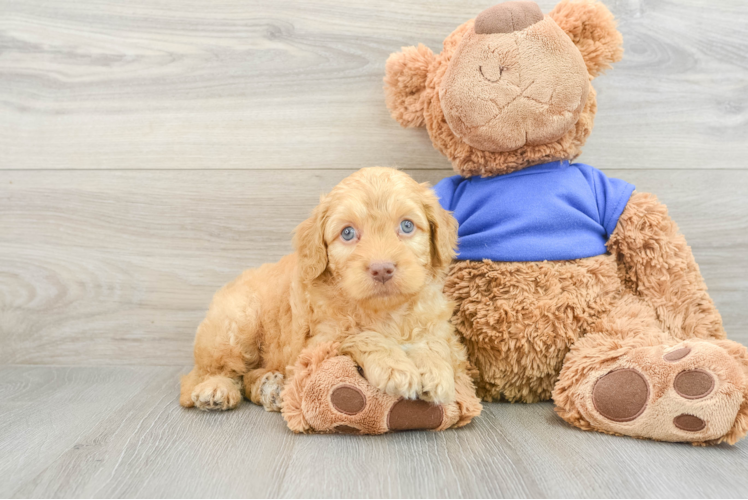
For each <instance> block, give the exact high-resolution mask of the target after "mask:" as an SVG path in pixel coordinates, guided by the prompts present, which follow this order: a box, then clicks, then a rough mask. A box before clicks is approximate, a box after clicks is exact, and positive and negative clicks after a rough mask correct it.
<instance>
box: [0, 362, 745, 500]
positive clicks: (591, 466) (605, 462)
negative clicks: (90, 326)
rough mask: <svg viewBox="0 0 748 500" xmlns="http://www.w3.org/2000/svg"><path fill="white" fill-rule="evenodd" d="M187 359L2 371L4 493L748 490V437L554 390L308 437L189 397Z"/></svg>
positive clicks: (256, 414)
mask: <svg viewBox="0 0 748 500" xmlns="http://www.w3.org/2000/svg"><path fill="white" fill-rule="evenodd" d="M177 371H178V369H176V368H159V367H101V368H83V367H79V368H60V367H4V368H0V381H2V382H0V396H1V397H0V414H2V416H3V418H2V420H1V421H0V422H2V424H1V425H2V431H3V432H2V434H0V446H1V447H2V453H0V471H3V478H4V480H3V481H2V482H0V495H2V496H12V497H73V498H79V497H104V498H111V497H155V498H163V497H190V498H192V497H196V498H205V497H232V498H233V497H292V498H296V497H312V498H318V497H330V498H342V497H354V498H356V497H364V498H376V497H385V498H392V497H416V498H421V497H436V498H444V497H462V498H466V497H467V498H471V497H475V498H483V497H495V498H506V497H519V498H526V497H621V496H622V497H648V498H649V497H665V498H680V497H728V498H734V497H738V498H739V497H744V496H745V495H746V494H748V477H746V475H745V473H744V472H745V468H746V466H747V465H748V442H747V441H744V442H741V443H739V444H738V445H737V446H735V447H728V446H719V447H714V448H695V447H691V446H689V445H681V444H669V443H658V442H652V441H637V440H634V439H629V438H620V437H613V436H607V435H603V434H598V433H592V432H583V431H580V430H578V429H575V428H572V427H570V426H568V425H566V424H565V423H564V422H563V421H561V420H560V419H559V418H558V417H557V416H556V415H555V414H554V413H553V411H552V405H551V404H550V403H542V404H533V405H522V404H514V405H512V404H487V405H486V407H485V410H484V414H483V415H482V416H481V417H480V418H478V419H476V420H475V421H474V422H473V423H472V424H471V425H469V426H468V427H466V428H463V429H460V430H453V431H446V432H441V433H433V432H407V433H401V434H392V435H385V436H378V437H359V436H314V435H310V436H303V435H302V436H298V435H294V434H292V433H291V432H290V431H288V429H286V428H285V425H284V423H283V420H282V419H281V417H280V415H278V414H277V413H273V414H271V413H267V412H265V411H264V410H262V409H261V408H259V407H257V406H254V405H251V404H250V403H247V402H245V403H243V404H242V405H241V406H240V408H239V409H238V410H236V411H231V412H226V413H203V412H199V411H197V410H185V409H183V408H180V407H179V406H178V404H177V402H176V399H177V398H176V392H177V378H176V372H177ZM50 381H51V383H50ZM29 436H30V437H32V439H29V440H27V441H26V440H25V438H27V437H29ZM34 436H44V439H43V440H42V439H36V438H34ZM6 471H10V472H11V473H10V474H6V473H5V472H6Z"/></svg>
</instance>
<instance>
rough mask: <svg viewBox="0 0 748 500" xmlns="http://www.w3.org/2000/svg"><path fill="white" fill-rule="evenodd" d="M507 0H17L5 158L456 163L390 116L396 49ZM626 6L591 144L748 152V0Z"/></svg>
mask: <svg viewBox="0 0 748 500" xmlns="http://www.w3.org/2000/svg"><path fill="white" fill-rule="evenodd" d="M490 3H491V2H488V1H486V0H469V1H461V2H453V1H450V0H438V1H433V0H417V1H412V2H407V3H399V2H393V1H387V2H380V1H375V0H366V1H357V2H345V3H341V2H340V1H339V0H315V1H307V0H288V1H283V2H277V1H273V0H260V1H252V2H246V1H242V0H220V1H211V2H204V1H202V0H133V1H128V2H127V3H126V4H123V3H122V2H119V1H116V0H81V1H76V2H46V1H44V0H26V1H23V2H20V1H17V0H1V1H0V12H2V13H3V15H2V16H0V46H1V47H2V57H0V81H2V85H0V151H1V152H2V153H0V154H2V157H1V158H2V161H0V168H4V169H71V168H72V169H184V168H193V169H213V168H238V169H266V168H274V169H276V168H287V169H300V168H309V169H319V168H325V169H330V168H335V169H350V168H358V167H362V166H367V165H371V164H397V165H400V166H402V167H405V168H411V169H432V168H447V167H448V162H447V161H446V160H445V159H444V158H443V157H441V155H439V154H438V153H437V152H436V151H435V150H434V149H433V148H432V147H431V143H430V141H429V139H428V137H427V135H426V133H425V131H423V130H403V129H401V128H400V127H399V126H398V125H397V124H396V123H395V122H394V121H393V120H392V119H391V118H390V117H389V115H388V113H387V110H386V109H385V107H384V97H383V91H382V76H383V72H384V62H385V60H386V59H387V56H388V55H389V54H390V53H391V52H393V51H397V50H399V49H400V47H401V46H404V45H416V44H417V43H419V42H420V43H424V44H426V45H428V46H429V47H431V48H432V49H433V50H436V51H438V50H440V48H441V43H442V41H443V40H444V38H445V37H446V36H447V35H448V34H449V33H450V32H451V31H452V30H454V29H455V28H456V27H457V26H458V25H459V24H461V23H462V22H464V21H466V20H467V19H470V18H472V17H474V16H475V15H477V14H478V13H479V12H480V11H481V10H482V9H483V8H485V7H486V6H488V5H490ZM540 4H541V7H542V8H543V10H544V11H546V12H547V11H549V10H550V9H551V8H552V6H553V5H554V4H555V1H553V0H543V1H541V2H540ZM609 4H610V7H611V9H612V10H613V12H614V13H615V14H616V15H617V16H618V18H619V24H620V29H621V31H622V33H623V34H624V40H625V42H624V43H625V49H626V53H625V54H626V55H625V57H624V60H623V61H622V62H621V63H619V64H618V65H617V66H616V68H615V69H614V70H612V71H610V72H609V73H608V74H606V75H605V76H603V77H601V78H599V79H598V80H597V83H596V87H597V88H598V92H599V99H598V101H599V105H600V106H599V107H600V109H599V113H598V116H597V123H596V130H595V132H594V134H593V135H592V137H591V139H590V141H589V143H588V145H587V148H586V153H587V155H588V160H589V161H590V162H591V163H592V164H594V165H598V164H600V165H605V166H608V167H611V168H613V167H615V168H622V169H642V170H648V169H650V168H696V169H697V168H728V169H740V168H744V167H745V158H746V157H747V156H748V142H746V141H745V138H746V136H748V100H747V99H748V98H747V97H746V96H748V58H746V53H748V39H747V38H746V37H745V36H744V34H745V33H746V32H747V31H748V4H747V3H746V2H744V1H743V0H725V1H720V2H716V3H715V2H712V1H710V0H700V1H696V0H689V1H685V2H684V1H680V0H679V1H673V0H671V1H666V0H616V1H610V2H609Z"/></svg>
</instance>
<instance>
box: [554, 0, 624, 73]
mask: <svg viewBox="0 0 748 500" xmlns="http://www.w3.org/2000/svg"><path fill="white" fill-rule="evenodd" d="M548 15H549V16H550V17H551V18H552V19H553V20H554V21H556V24H558V25H559V27H560V28H561V29H562V30H564V31H565V32H566V34H567V35H569V37H570V38H571V40H572V41H573V42H574V44H575V45H576V46H577V48H578V49H579V51H580V52H581V53H582V57H583V58H584V62H585V63H586V64H587V71H588V72H589V74H590V75H591V76H593V77H596V76H598V75H599V74H600V73H602V72H603V71H604V70H606V69H608V68H610V67H611V64H612V63H614V62H618V61H620V60H621V56H623V47H622V44H623V37H622V36H621V33H620V32H619V31H618V30H617V29H616V20H615V18H614V17H613V14H611V13H610V11H609V10H608V8H607V7H606V6H605V5H603V4H602V3H600V2H597V1H595V0H562V1H561V2H560V3H559V4H558V5H556V6H555V7H554V8H553V10H552V11H551V12H550V13H549V14H548Z"/></svg>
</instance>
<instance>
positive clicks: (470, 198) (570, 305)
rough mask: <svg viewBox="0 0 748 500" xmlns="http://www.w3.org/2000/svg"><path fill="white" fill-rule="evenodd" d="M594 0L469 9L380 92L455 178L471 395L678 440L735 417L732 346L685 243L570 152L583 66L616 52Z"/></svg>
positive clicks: (577, 136)
mask: <svg viewBox="0 0 748 500" xmlns="http://www.w3.org/2000/svg"><path fill="white" fill-rule="evenodd" d="M622 52H623V51H622V36H621V34H620V33H619V32H618V30H617V29H616V21H615V19H614V17H613V15H612V14H611V13H610V11H609V10H608V9H607V8H606V7H605V6H604V5H603V4H602V3H599V2H596V1H594V0H562V1H561V2H560V3H558V4H557V5H556V6H555V7H554V8H553V10H552V11H551V12H550V13H548V14H547V15H544V14H543V13H542V11H541V9H540V7H539V6H538V5H537V4H536V3H534V2H532V1H509V2H504V3H500V4H498V5H494V6H492V7H489V8H487V9H486V10H484V11H483V12H480V13H479V14H478V15H477V17H476V18H475V19H474V20H470V21H467V22H466V23H464V24H462V25H461V26H459V27H458V28H457V29H456V30H455V31H454V32H453V33H452V34H450V35H449V36H448V37H447V38H446V40H445V41H444V44H443V50H442V52H441V53H439V54H434V53H433V52H432V51H431V50H430V49H429V48H427V47H425V46H423V45H418V46H415V47H405V48H403V49H402V51H401V52H398V53H395V54H392V55H391V56H390V58H389V59H388V61H387V63H386V76H385V96H386V105H387V107H388V109H389V111H390V113H391V115H392V116H393V118H394V119H395V120H397V121H398V122H399V123H400V124H401V125H402V126H404V127H424V128H426V130H427V132H428V134H429V137H430V139H431V141H432V143H433V145H434V147H435V148H436V149H437V150H438V151H440V152H441V153H442V154H444V155H445V156H446V157H447V158H448V159H449V160H450V161H451V163H452V166H453V168H454V170H455V172H456V173H457V174H458V175H456V176H453V177H449V178H447V179H444V180H443V181H441V182H440V183H439V184H437V185H436V191H437V194H438V195H439V197H440V201H441V203H442V205H443V206H444V208H446V209H447V210H450V211H452V212H453V214H454V216H455V217H456V218H457V220H458V222H459V223H460V227H459V233H458V235H459V243H458V246H459V254H458V256H457V259H456V260H455V261H454V262H453V264H452V267H451V269H450V271H449V276H448V279H447V283H446V285H445V293H446V294H447V295H448V297H449V298H450V299H452V300H453V301H454V302H455V304H456V305H455V310H454V316H453V318H452V320H453V323H454V325H455V327H456V329H457V331H458V332H459V333H460V335H461V336H462V340H463V342H464V343H465V345H466V346H467V349H468V354H469V359H470V361H471V362H472V363H473V365H474V367H475V369H476V376H475V383H476V387H477V392H478V395H479V396H480V397H481V398H482V399H483V400H485V401H510V402H524V403H532V402H536V401H545V400H549V399H553V401H554V403H555V407H556V408H555V409H556V412H557V414H558V415H559V416H560V417H561V418H563V419H564V420H565V421H567V422H568V423H570V424H571V425H573V426H576V427H578V428H580V429H583V430H594V431H599V432H604V433H608V434H615V435H623V436H632V437H636V438H645V439H653V440H661V441H673V442H690V443H693V444H695V445H706V444H717V443H721V442H726V443H730V444H734V443H735V442H737V441H738V440H739V439H741V438H742V437H744V436H745V434H746V431H747V430H748V351H747V350H746V348H745V347H744V346H742V345H740V344H738V343H736V342H733V341H730V340H727V339H726V335H725V331H724V329H723V326H722V320H721V317H720V315H719V312H718V311H717V309H716V307H715V305H714V303H713V301H712V299H711V298H710V297H709V295H708V293H707V287H706V285H705V283H704V280H703V278H702V276H701V273H700V271H699V267H698V265H697V264H696V262H695V260H694V257H693V254H692V252H691V249H690V247H689V246H688V245H687V243H686V240H685V238H684V237H683V235H682V234H681V233H679V231H678V227H677V226H676V224H675V222H674V221H673V220H672V219H671V218H670V217H669V215H668V212H667V209H666V207H665V206H664V205H663V204H662V203H660V202H659V201H658V200H657V198H656V197H655V196H654V195H652V194H649V193H644V192H639V191H636V190H635V188H634V186H632V185H631V184H629V183H627V182H625V181H623V180H619V179H612V178H609V177H607V176H606V175H605V174H604V173H603V172H601V171H600V170H598V169H596V168H594V167H593V166H590V165H586V164H582V163H574V160H575V159H576V158H577V157H578V156H579V155H580V153H581V147H582V146H583V144H584V143H585V141H586V139H587V138H588V136H589V135H590V133H591V132H592V126H593V121H594V117H595V113H596V110H597V104H596V93H595V89H594V87H593V85H592V83H593V80H594V79H595V78H596V77H598V76H599V75H600V74H601V73H602V72H603V71H604V70H606V69H608V68H609V67H611V65H612V64H613V63H615V62H617V61H618V60H620V59H621V57H622Z"/></svg>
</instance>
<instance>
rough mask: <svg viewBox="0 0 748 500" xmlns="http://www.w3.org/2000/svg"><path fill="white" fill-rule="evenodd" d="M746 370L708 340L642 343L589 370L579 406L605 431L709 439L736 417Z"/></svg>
mask: <svg viewBox="0 0 748 500" xmlns="http://www.w3.org/2000/svg"><path fill="white" fill-rule="evenodd" d="M744 373H745V367H744V366H742V364H741V363H740V362H739V361H738V360H737V359H735V358H733V357H732V356H731V355H730V354H729V353H728V352H727V351H726V350H725V349H723V348H722V347H721V346H719V345H717V344H715V343H712V342H709V341H688V342H687V343H684V344H680V345H678V346H675V348H670V349H665V348H664V347H662V346H654V347H642V348H639V349H635V350H633V351H632V352H630V353H628V354H626V355H624V356H623V357H621V358H620V359H618V360H617V361H616V362H615V363H614V364H613V365H612V366H608V367H606V369H605V370H604V371H600V372H597V373H593V374H591V375H590V377H589V378H588V379H587V381H586V385H588V387H589V388H590V389H589V393H588V394H589V396H588V399H587V401H588V404H587V405H585V406H584V407H583V408H582V410H583V413H585V414H586V415H585V417H586V418H587V419H588V420H589V422H590V424H591V425H592V426H593V427H595V428H597V429H598V430H602V431H604V432H610V433H615V434H623V435H630V436H636V437H646V438H651V439H659V440H663V441H692V442H704V441H711V440H715V439H718V438H720V437H721V436H723V435H725V434H726V433H727V432H728V431H729V430H730V429H731V427H732V426H733V423H734V422H735V419H736V417H737V414H738V410H739V409H740V406H741V404H742V403H743V399H744V390H745V384H746V382H747V381H746V380H745V375H744ZM585 410H586V411H585Z"/></svg>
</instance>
